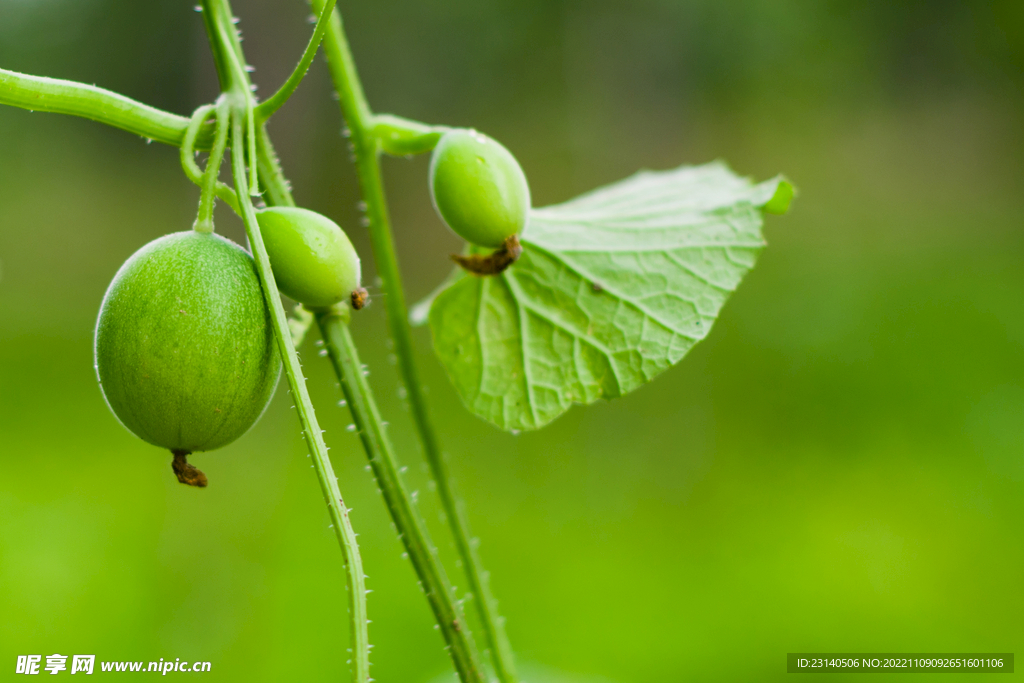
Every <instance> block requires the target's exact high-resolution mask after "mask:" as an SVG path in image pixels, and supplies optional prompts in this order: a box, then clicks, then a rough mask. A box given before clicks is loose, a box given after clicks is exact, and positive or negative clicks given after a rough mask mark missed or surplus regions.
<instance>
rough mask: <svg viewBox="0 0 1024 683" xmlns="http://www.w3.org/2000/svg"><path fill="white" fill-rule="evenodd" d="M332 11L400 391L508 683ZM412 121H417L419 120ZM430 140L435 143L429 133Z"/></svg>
mask: <svg viewBox="0 0 1024 683" xmlns="http://www.w3.org/2000/svg"><path fill="white" fill-rule="evenodd" d="M322 3H323V0H313V7H314V9H316V8H318V7H319V6H320V5H322ZM338 14H339V13H338V12H335V13H334V15H333V17H332V21H331V25H330V27H329V29H328V31H327V34H326V35H325V37H324V42H323V47H324V52H325V54H326V55H327V59H328V66H329V68H330V72H331V77H332V79H333V81H334V87H335V89H336V90H337V92H338V96H339V102H340V104H341V110H342V115H343V116H344V118H345V121H346V123H347V124H348V128H349V131H350V135H351V142H352V147H353V151H354V153H355V157H356V172H357V173H358V175H359V181H360V185H361V186H362V191H363V199H364V201H365V202H366V213H367V218H368V219H369V230H370V241H371V245H372V248H373V256H374V260H375V262H376V264H377V270H378V273H379V274H380V278H381V281H382V282H383V285H384V305H385V308H386V310H387V318H388V325H389V327H390V330H391V335H392V338H393V340H394V344H395V353H396V355H397V358H398V367H399V371H400V373H401V376H402V381H403V383H404V384H405V387H406V391H407V392H408V397H409V404H410V406H411V408H412V415H413V421H414V422H415V424H416V429H417V432H418V433H419V437H420V440H421V441H422V442H423V449H424V451H425V453H426V458H427V462H428V464H429V466H430V470H431V474H432V476H433V477H434V479H435V481H436V482H437V491H438V495H439V496H440V498H441V505H442V507H443V509H444V511H445V516H446V517H447V521H448V525H449V527H450V529H451V532H452V535H453V537H454V538H455V545H456V549H457V551H458V553H459V557H460V559H461V560H462V565H463V568H464V570H465V572H466V577H467V580H468V582H469V588H470V591H471V592H472V593H473V596H474V598H475V600H474V602H475V603H476V607H477V610H478V612H479V615H480V620H481V622H482V624H483V628H484V635H485V638H486V640H487V643H488V645H489V647H490V650H491V657H492V659H493V660H494V664H495V669H496V670H497V673H498V676H499V678H500V680H501V681H502V683H514V682H515V680H516V672H515V664H514V662H513V657H512V647H511V645H510V643H509V641H508V637H507V636H506V634H505V628H504V622H503V620H502V618H501V617H500V615H499V614H498V611H497V606H496V603H495V600H494V599H493V597H492V596H491V593H490V589H489V586H488V582H487V574H486V572H484V570H483V566H482V563H481V561H480V557H479V554H478V553H477V551H476V549H475V548H474V546H473V544H472V542H471V541H470V534H469V528H468V523H467V522H466V519H465V516H464V515H463V514H462V511H461V509H460V506H459V505H458V503H457V500H456V498H455V492H454V490H453V487H452V483H451V478H450V477H449V474H448V471H447V467H446V465H445V462H444V457H443V455H442V453H441V447H440V444H439V443H438V440H437V434H436V432H435V430H434V426H433V422H432V421H431V419H430V414H429V411H428V408H427V401H426V397H425V396H424V393H423V388H422V384H421V383H420V378H419V370H418V368H417V367H416V361H415V357H414V350H413V343H412V329H411V328H410V325H409V314H408V310H407V308H406V304H405V293H404V291H403V290H402V280H401V275H400V271H399V268H398V257H397V255H396V253H395V246H394V240H393V238H392V235H391V223H390V219H389V217H388V211H387V203H386V201H385V197H384V185H383V180H382V178H381V168H380V158H379V154H378V152H379V149H380V146H381V142H380V138H378V137H377V135H376V131H375V127H376V125H377V122H376V120H375V117H374V116H373V114H372V113H371V111H370V107H369V105H368V104H367V102H366V98H365V96H364V95H363V89H362V85H361V84H360V82H359V76H358V74H357V73H356V68H355V61H354V60H353V58H352V53H351V51H350V49H349V47H348V42H347V41H346V39H345V33H344V30H343V28H342V25H341V20H340V17H339V16H338ZM381 119H382V124H384V125H386V126H390V128H391V129H398V128H399V124H403V125H405V127H406V128H410V129H411V131H412V132H413V133H415V132H416V130H417V129H416V126H409V125H407V124H408V123H411V122H405V120H403V119H398V118H397V117H387V118H385V117H381ZM416 125H418V126H422V124H416ZM439 130H442V129H436V128H435V129H433V130H431V129H430V127H426V126H424V127H423V128H422V129H420V131H419V132H420V133H421V134H422V135H423V136H429V137H428V138H427V141H428V142H429V140H430V139H431V138H432V136H433V135H434V134H436V133H437V132H439ZM397 137H398V138H400V137H401V136H397ZM413 137H415V136H413ZM433 140H434V142H436V138H433Z"/></svg>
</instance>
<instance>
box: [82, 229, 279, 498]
mask: <svg viewBox="0 0 1024 683" xmlns="http://www.w3.org/2000/svg"><path fill="white" fill-rule="evenodd" d="M95 358H96V373H97V375H98V377H99V381H100V388H101V389H102V391H103V396H104V397H105V398H106V400H107V404H108V405H109V406H110V409H111V410H112V411H113V412H114V415H116V416H117V418H118V420H120V421H121V424H123V425H124V426H125V427H127V428H128V429H129V430H130V431H131V432H132V433H134V434H135V435H136V436H138V437H139V438H141V439H143V440H145V441H148V442H149V443H151V444H153V445H154V446H160V447H161V448H167V449H170V450H172V451H175V452H176V455H175V457H176V459H177V458H178V453H191V452H193V451H209V450H213V449H215V448H219V447H221V446H224V445H226V444H229V443H231V442H232V441H234V440H235V439H237V438H238V437H240V436H242V434H244V433H245V432H247V431H248V430H249V428H250V427H252V426H253V425H254V424H255V423H256V421H257V420H258V419H259V418H260V416H261V415H262V414H263V411H264V410H265V409H266V407H267V404H268V403H269V402H270V398H271V396H272V395H273V393H274V388H275V387H276V386H277V381H278V378H279V377H280V375H281V357H280V355H279V353H278V350H277V346H276V343H275V340H274V335H273V332H272V329H271V324H270V316H269V312H268V311H267V307H266V304H265V303H264V300H263V292H262V290H261V288H260V283H259V279H258V278H257V275H256V269H255V264H254V263H253V260H252V257H251V256H250V255H249V254H248V253H247V252H246V251H245V250H244V249H242V248H241V247H239V246H238V245H237V244H235V243H234V242H231V241H230V240H227V239H225V238H223V237H220V236H218V235H213V234H201V233H198V232H195V231H192V230H189V231H187V232H178V233H173V234H170V235H165V236H163V237H161V238H159V239H156V240H153V241H152V242H150V243H149V244H147V245H146V246H144V247H142V248H141V249H140V250H138V251H137V252H135V254H133V255H132V256H131V257H130V258H129V259H128V260H127V261H125V263H124V265H122V266H121V269H120V270H118V271H117V274H116V275H115V276H114V280H113V282H111V283H110V287H109V288H108V289H107V293H106V295H105V296H104V297H103V304H102V306H101V308H100V315H99V319H98V320H97V322H96V342H95ZM176 471H177V470H176ZM179 478H180V477H179ZM202 485H205V478H204V480H203V484H202Z"/></svg>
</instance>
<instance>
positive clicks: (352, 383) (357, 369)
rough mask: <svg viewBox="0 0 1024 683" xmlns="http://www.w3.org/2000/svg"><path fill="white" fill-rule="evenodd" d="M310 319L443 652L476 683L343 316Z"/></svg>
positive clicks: (457, 620) (457, 618) (458, 619)
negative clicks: (444, 641) (443, 640)
mask: <svg viewBox="0 0 1024 683" xmlns="http://www.w3.org/2000/svg"><path fill="white" fill-rule="evenodd" d="M346 314H347V309H346ZM316 320H317V324H318V325H319V326H320V333H321V335H322V336H323V339H324V343H325V344H326V345H327V351H328V354H329V355H330V358H331V363H332V365H333V366H334V371H335V373H337V375H338V379H339V380H340V382H341V388H342V390H343V391H344V392H345V399H346V401H347V402H348V407H349V410H350V411H351V413H352V419H353V421H354V422H355V425H356V429H357V430H358V432H359V438H360V439H361V440H362V442H363V447H364V449H365V450H366V454H367V456H368V457H369V459H370V467H371V468H372V469H373V474H374V477H376V479H377V484H378V486H380V491H381V493H382V494H383V495H384V503H385V505H387V508H388V512H390V513H391V518H392V519H393V520H394V521H395V526H396V527H397V528H398V533H399V536H400V537H401V539H402V543H403V544H404V545H405V549H406V552H407V553H408V555H409V559H410V560H411V561H412V565H413V568H414V569H415V570H416V575H417V576H418V577H419V581H420V587H421V588H422V589H423V592H424V594H425V595H426V596H427V601H428V602H429V603H430V607H431V609H432V610H433V611H434V617H435V618H436V619H437V623H438V624H439V625H440V627H441V630H442V631H444V632H445V638H446V639H447V640H448V647H449V652H450V653H451V656H452V659H453V660H454V661H455V666H456V669H457V670H458V672H459V676H460V677H461V678H462V680H463V681H465V682H466V683H479V682H481V681H482V680H483V678H482V676H481V674H480V668H479V665H478V664H477V662H476V661H475V660H476V653H475V651H474V648H473V643H472V640H471V639H470V638H469V636H468V633H467V631H466V628H465V626H466V622H465V617H464V616H463V614H462V611H461V610H460V609H459V604H458V602H457V601H455V600H453V597H454V595H453V593H454V590H453V589H452V586H451V582H450V581H449V580H448V576H447V575H446V574H445V572H444V568H443V567H442V566H441V563H440V562H439V560H438V558H437V549H436V548H435V547H434V545H433V544H432V543H431V542H430V536H429V534H428V533H427V526H426V524H425V523H424V521H423V518H422V517H421V516H420V514H419V513H418V512H417V510H416V507H415V506H414V505H413V502H412V497H411V496H410V495H409V492H408V491H407V490H406V489H405V486H404V485H403V484H402V480H401V477H399V470H398V463H397V461H396V460H395V456H394V451H393V449H392V447H391V442H390V441H389V440H388V437H387V434H386V433H385V432H384V426H383V423H382V422H381V418H380V412H379V411H378V410H377V404H376V402H375V401H374V399H373V393H372V391H371V390H370V385H369V383H368V382H367V381H366V374H365V372H364V371H363V365H362V364H361V363H360V362H359V355H358V354H357V353H356V347H355V343H354V342H353V341H352V337H351V335H350V334H349V331H348V325H347V323H348V320H347V315H346V316H342V315H340V314H338V313H331V312H328V313H317V314H316ZM451 636H457V637H451Z"/></svg>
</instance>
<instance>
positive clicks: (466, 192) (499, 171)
mask: <svg viewBox="0 0 1024 683" xmlns="http://www.w3.org/2000/svg"><path fill="white" fill-rule="evenodd" d="M430 194H431V196H432V197H433V198H434V206H435V207H436V208H437V212H438V213H439V214H440V215H441V218H442V219H444V222H445V223H447V224H448V227H449V228H451V229H452V231H453V232H455V234H457V235H459V236H460V237H462V238H463V239H464V240H466V241H467V242H470V243H472V244H476V245H478V246H481V247H488V248H491V249H498V248H500V247H502V246H503V245H504V243H505V241H506V240H507V239H508V238H510V237H512V236H513V235H518V234H519V233H520V232H522V230H523V228H524V227H526V220H527V217H528V215H529V211H530V187H529V185H527V184H526V176H525V175H524V174H523V169H522V168H520V167H519V162H517V161H516V158H515V157H514V156H512V153H511V152H509V151H508V150H507V149H505V148H504V147H502V146H501V144H499V143H498V142H497V141H495V140H492V139H491V138H489V137H487V136H486V135H484V134H483V133H478V132H476V131H475V130H465V129H457V130H451V131H448V132H447V133H445V134H444V135H443V136H442V137H441V139H440V140H439V141H438V143H437V147H435V148H434V153H433V156H431V158H430Z"/></svg>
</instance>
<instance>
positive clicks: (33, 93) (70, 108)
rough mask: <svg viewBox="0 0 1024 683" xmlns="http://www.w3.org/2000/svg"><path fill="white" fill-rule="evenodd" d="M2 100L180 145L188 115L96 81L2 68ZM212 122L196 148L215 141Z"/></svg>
mask: <svg viewBox="0 0 1024 683" xmlns="http://www.w3.org/2000/svg"><path fill="white" fill-rule="evenodd" d="M0 104H8V105H11V106H13V107H20V108H22V109H28V110H30V111H45V112H51V113H54V114H70V115H72V116H81V117H83V118H86V119H92V120H93V121H98V122H99V123H105V124H107V125H108V126H113V127H115V128H120V129H122V130H126V131H128V132H129V133H135V134H136V135H140V136H142V137H144V138H147V139H149V140H156V141H157V142H163V143H165V144H168V145H174V146H175V147H180V146H181V142H182V139H183V138H184V137H185V129H186V128H188V118H187V117H184V116H178V115H177V114H171V113H169V112H166V111H162V110H160V109H157V108H156V107H151V106H149V105H148V104H142V103H141V102H136V101H135V100H133V99H131V98H129V97H125V96H124V95H119V94H118V93H115V92H111V91H110V90H104V89H103V88H97V87H96V86H95V85H86V84H85V83H76V82H74V81H64V80H60V79H57V78H46V77H45V76H29V75H27V74H20V73H17V72H14V71H7V70H6V69H0ZM213 133H214V126H213V124H206V125H204V126H203V127H202V129H201V130H200V131H199V135H198V137H197V138H196V148H197V149H201V150H208V149H210V146H211V145H212V144H213Z"/></svg>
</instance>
